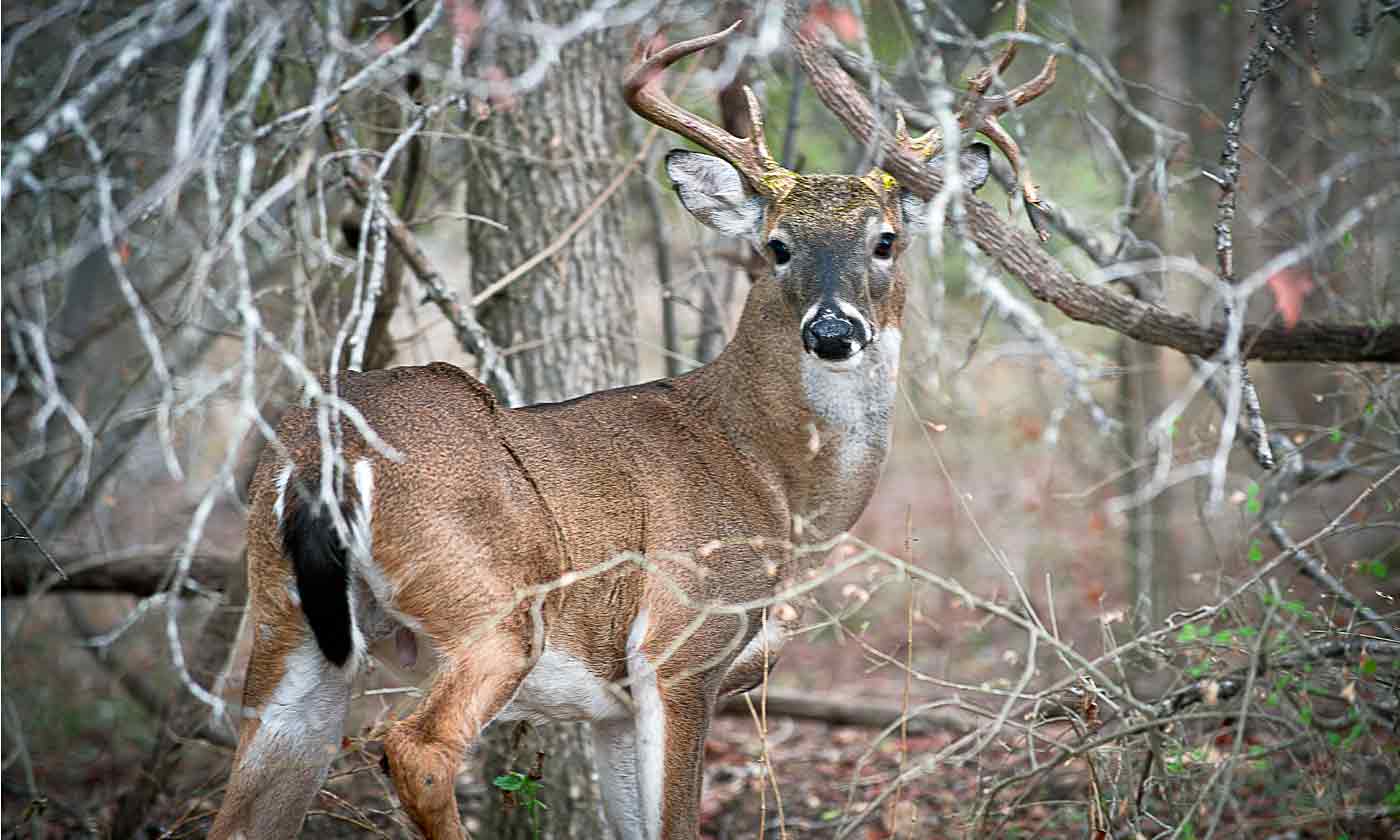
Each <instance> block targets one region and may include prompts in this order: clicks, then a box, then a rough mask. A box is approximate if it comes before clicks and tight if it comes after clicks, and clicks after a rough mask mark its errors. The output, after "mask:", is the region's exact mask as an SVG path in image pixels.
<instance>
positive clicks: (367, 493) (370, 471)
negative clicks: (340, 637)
mask: <svg viewBox="0 0 1400 840" xmlns="http://www.w3.org/2000/svg"><path fill="white" fill-rule="evenodd" d="M353 473H354V476H355V494H356V495H357V496H358V497H359V505H358V506H357V507H356V508H355V515H354V516H352V517H351V518H350V521H349V522H347V523H346V525H347V526H348V527H349V528H350V546H349V549H350V568H351V570H360V569H367V568H371V567H373V566H374V552H373V548H374V527H373V526H374V465H373V464H371V463H370V461H369V459H368V458H361V459H360V460H358V461H356V462H355V466H354V469H353ZM346 597H347V598H348V599H349V600H350V639H351V646H352V647H353V649H354V654H353V656H352V659H353V658H358V657H362V656H364V655H365V652H366V650H368V647H369V646H368V643H367V642H366V641H365V636H364V633H363V631H361V629H360V622H359V620H358V618H357V617H358V616H359V610H358V609H357V605H356V587H355V581H354V575H353V574H352V575H351V576H350V583H349V588H348V591H347V593H346Z"/></svg>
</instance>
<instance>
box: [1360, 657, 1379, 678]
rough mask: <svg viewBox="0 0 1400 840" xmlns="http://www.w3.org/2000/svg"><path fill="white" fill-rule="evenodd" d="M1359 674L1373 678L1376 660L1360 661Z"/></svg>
mask: <svg viewBox="0 0 1400 840" xmlns="http://www.w3.org/2000/svg"><path fill="white" fill-rule="evenodd" d="M1361 673H1363V674H1365V675H1366V676H1368V677H1374V676H1375V675H1376V660H1374V659H1363V660H1361Z"/></svg>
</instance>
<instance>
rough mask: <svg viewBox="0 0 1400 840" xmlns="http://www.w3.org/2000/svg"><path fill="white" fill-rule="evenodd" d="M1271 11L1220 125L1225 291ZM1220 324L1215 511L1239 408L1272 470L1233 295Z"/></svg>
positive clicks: (1271, 49) (1220, 254)
mask: <svg viewBox="0 0 1400 840" xmlns="http://www.w3.org/2000/svg"><path fill="white" fill-rule="evenodd" d="M1275 14H1276V12H1275V11H1272V10H1266V11H1265V16H1266V18H1267V21H1268V23H1267V25H1266V27H1265V31H1264V32H1262V33H1261V34H1260V36H1259V40H1258V42H1257V43H1256V44H1255V45H1254V48H1253V49H1251V50H1250V51H1249V56H1248V57H1247V58H1246V59H1245V63H1244V68H1243V69H1242V70H1241V71H1240V91H1239V94H1238V95H1236V97H1235V101H1234V102H1233V103H1231V105H1230V116H1229V118H1228V119H1227V120H1226V121H1225V137H1224V144H1223V148H1222V149H1221V152H1220V166H1219V174H1218V175H1215V176H1213V177H1212V178H1211V180H1213V181H1215V183H1216V184H1217V185H1218V186H1219V187H1220V199H1219V200H1218V201H1217V202H1216V206H1215V211H1216V221H1215V259H1216V267H1217V270H1218V271H1219V273H1220V280H1221V282H1222V283H1224V284H1225V285H1226V286H1227V287H1234V286H1236V285H1237V284H1238V277H1236V275H1235V247H1234V222H1235V202H1236V198H1237V195H1238V192H1237V189H1236V188H1237V187H1238V185H1239V180H1240V168H1241V166H1240V132H1241V131H1243V130H1244V114H1245V109H1246V108H1248V107H1249V100H1250V97H1251V95H1252V94H1253V93H1254V86H1255V85H1256V84H1257V83H1258V82H1259V80H1260V79H1262V78H1264V76H1265V75H1266V74H1267V73H1268V72H1269V64H1270V62H1271V61H1272V60H1273V57H1274V54H1275V53H1276V52H1277V48H1276V47H1275V46H1274V43H1273V41H1272V39H1271V38H1270V34H1271V33H1270V31H1269V30H1272V29H1276V28H1277V23H1276V21H1275V20H1274V15H1275ZM1223 304H1224V308H1225V320H1226V323H1227V324H1228V326H1229V331H1228V333H1227V340H1226V342H1225V344H1224V345H1222V347H1221V349H1222V351H1223V355H1224V356H1225V361H1226V364H1227V366H1228V370H1229V375H1230V386H1231V387H1230V391H1229V392H1228V394H1227V408H1226V418H1225V422H1224V423H1223V424H1221V427H1220V443H1219V445H1218V446H1217V447H1216V452H1215V458H1214V459H1213V461H1212V469H1211V482H1210V495H1209V499H1208V502H1207V504H1208V505H1209V506H1210V507H1212V508H1214V507H1217V506H1218V505H1219V504H1220V501H1221V499H1222V498H1223V497H1224V487H1225V467H1226V462H1227V460H1228V458H1229V452H1230V448H1231V445H1232V444H1233V442H1234V436H1235V418H1236V416H1238V412H1239V408H1240V402H1241V401H1243V403H1244V411H1245V417H1246V418H1247V423H1246V424H1247V427H1248V429H1249V430H1250V438H1251V443H1252V444H1253V446H1254V449H1255V451H1254V457H1255V460H1257V461H1258V462H1259V463H1260V464H1262V465H1264V466H1265V469H1272V468H1273V466H1274V457H1273V453H1272V452H1271V451H1270V450H1269V435H1268V431H1267V429H1266V428H1265V427H1264V417H1263V413H1262V412H1261V410H1260V407H1259V394H1258V392H1257V391H1256V390H1255V388H1254V382H1253V381H1252V380H1251V379H1250V377H1249V369H1248V368H1247V367H1246V366H1245V362H1244V360H1243V359H1242V358H1240V355H1239V346H1240V345H1239V327H1240V326H1241V325H1242V324H1243V319H1244V313H1243V312H1242V311H1241V310H1240V308H1239V307H1238V306H1237V305H1236V301H1235V299H1234V296H1233V295H1232V294H1229V293H1227V294H1225V295H1224V297H1223Z"/></svg>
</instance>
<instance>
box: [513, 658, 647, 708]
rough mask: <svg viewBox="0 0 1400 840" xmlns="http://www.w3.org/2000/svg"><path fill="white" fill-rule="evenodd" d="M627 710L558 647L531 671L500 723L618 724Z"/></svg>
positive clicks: (604, 687) (605, 681)
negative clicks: (593, 722) (559, 721)
mask: <svg viewBox="0 0 1400 840" xmlns="http://www.w3.org/2000/svg"><path fill="white" fill-rule="evenodd" d="M627 714H628V711H627V707H626V706H624V705H623V704H622V701H621V700H620V699H619V698H618V697H617V695H615V694H613V693H612V691H610V690H609V688H608V682H607V680H604V679H601V678H599V677H598V676H597V675H596V674H594V673H593V672H592V671H590V670H588V666H586V665H584V664H583V662H581V661H580V660H579V659H577V658H575V657H573V656H570V655H569V654H567V653H565V652H564V651H562V650H559V649H558V648H556V647H550V646H549V645H545V649H544V652H543V653H542V654H540V658H539V660H538V661H536V662H535V666H534V667H533V668H531V669H530V673H529V674H527V675H526V677H525V679H524V681H522V682H521V683H520V687H519V688H518V689H517V690H516V692H515V696H514V697H512V698H511V701H510V703H509V704H507V705H506V707H505V708H504V709H502V710H501V712H500V714H499V715H497V716H496V717H497V719H498V720H528V721H530V722H531V723H539V724H542V723H548V722H549V721H553V720H588V721H595V720H614V719H618V718H623V717H626V716H627Z"/></svg>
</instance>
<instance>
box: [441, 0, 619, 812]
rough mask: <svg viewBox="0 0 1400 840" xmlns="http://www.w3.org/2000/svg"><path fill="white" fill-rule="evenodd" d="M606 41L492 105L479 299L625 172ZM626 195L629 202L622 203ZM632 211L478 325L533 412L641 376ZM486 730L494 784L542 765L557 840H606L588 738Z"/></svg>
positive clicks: (540, 271) (576, 245) (480, 169)
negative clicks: (630, 247) (625, 224)
mask: <svg viewBox="0 0 1400 840" xmlns="http://www.w3.org/2000/svg"><path fill="white" fill-rule="evenodd" d="M588 5H589V4H588V3H586V2H584V0H549V1H548V2H542V3H540V4H538V5H537V6H533V7H531V8H532V9H533V10H534V11H533V12H532V13H527V12H525V11H523V8H524V7H520V9H521V10H520V11H519V12H518V14H535V15H538V16H539V18H542V19H545V20H548V21H549V22H553V23H559V22H562V21H566V20H569V19H571V18H573V17H574V16H576V15H577V14H578V13H579V12H580V11H581V10H583V9H584V8H586V7H587V6H588ZM615 37H620V36H611V35H608V34H607V33H593V34H590V35H588V36H586V37H584V38H582V39H579V40H575V41H572V42H570V43H569V44H568V46H567V47H565V48H564V50H563V51H562V52H561V54H560V56H559V59H558V62H557V64H556V65H555V66H554V67H553V68H551V70H550V73H549V75H548V77H547V78H546V79H545V80H544V82H543V83H542V84H541V85H540V86H539V87H537V88H535V89H533V90H531V91H529V92H527V93H525V94H523V95H521V96H519V97H518V98H514V99H513V100H497V101H493V102H490V103H486V105H487V108H488V109H489V115H488V116H486V117H485V118H484V119H482V120H480V121H479V122H478V123H476V124H475V125H474V126H472V133H473V134H474V135H475V137H476V138H477V139H479V140H480V141H481V142H469V143H468V144H467V155H468V160H467V173H468V180H467V210H468V212H469V213H471V214H474V215H475V216H477V217H485V218H488V219H492V220H494V221H496V222H499V223H501V224H504V225H505V226H507V227H508V228H509V232H502V231H501V230H500V229H499V228H497V227H494V226H491V225H486V224H480V223H474V222H470V221H469V222H468V228H467V249H468V259H469V260H470V268H471V276H472V285H473V287H474V289H476V290H480V289H483V288H485V287H486V286H488V285H490V284H491V283H492V282H493V281H495V280H497V279H499V278H500V277H502V276H503V275H505V274H506V273H507V272H509V271H510V270H511V269H512V268H514V267H515V266H517V265H519V264H520V263H522V262H524V261H525V260H526V259H528V258H529V257H530V256H532V255H533V254H536V253H538V252H539V251H541V250H542V249H544V248H545V247H546V246H548V245H549V244H550V243H552V242H553V241H554V239H555V237H557V236H558V235H559V233H560V232H561V231H563V230H564V229H565V228H566V227H567V226H568V225H569V223H570V222H572V221H573V220H574V219H576V218H577V216H578V214H579V213H580V212H582V211H583V210H584V208H585V207H587V206H588V205H589V204H590V202H591V201H593V200H594V199H595V198H596V197H597V196H598V195H599V194H600V193H601V192H602V190H603V188H604V187H605V186H606V184H607V182H608V181H609V179H610V178H611V177H612V176H613V175H614V174H615V172H616V170H617V168H618V167H619V166H621V165H623V161H622V160H621V158H620V157H619V156H618V154H617V149H618V145H619V138H620V137H621V129H622V126H623V120H624V117H625V111H624V110H623V107H622V104H623V103H622V97H621V94H620V93H619V92H618V90H617V83H618V79H620V78H621V73H622V57H623V56H625V55H627V54H628V49H627V45H623V44H620V43H614V42H613V40H614V38H615ZM495 48H496V49H495V56H494V59H493V60H494V62H495V63H496V64H497V65H499V66H500V67H501V68H502V69H503V70H504V71H505V73H506V74H507V75H514V74H515V73H517V72H519V71H520V70H521V69H522V68H523V67H524V66H525V65H526V64H527V62H528V61H529V60H530V59H531V58H532V56H531V55H530V47H529V45H528V44H525V43H521V42H518V41H513V40H505V39H503V40H500V41H498V42H497V43H496V44H495ZM624 194H625V193H624ZM622 220H623V213H622V205H621V203H620V202H618V201H616V200H612V201H609V202H606V203H604V204H603V205H602V206H601V208H599V209H598V211H597V212H596V213H595V214H594V216H593V217H592V218H591V219H590V220H589V221H588V223H587V224H585V225H584V226H583V227H582V228H581V229H580V230H579V231H578V232H577V233H576V234H575V235H574V237H573V239H572V240H571V241H570V242H569V243H568V244H567V245H566V246H565V247H564V248H562V249H560V250H559V251H558V253H557V254H555V255H554V256H553V257H551V258H550V259H548V260H545V261H543V262H542V263H541V264H540V265H538V266H536V267H535V268H534V269H532V270H531V271H529V272H528V273H526V274H524V275H522V276H521V277H519V278H518V279H517V280H516V281H515V282H513V283H512V284H511V285H509V286H508V287H506V288H505V289H504V290H503V291H502V292H501V293H499V294H498V295H496V296H495V297H493V298H491V299H490V300H489V301H487V302H486V303H485V304H484V305H483V307H482V308H481V310H480V312H479V314H480V317H481V321H482V322H483V324H484V325H485V326H486V328H487V329H488V331H489V332H491V333H492V335H493V337H494V338H495V340H496V342H497V343H498V344H499V345H500V346H501V347H502V348H504V349H505V350H506V351H507V352H508V354H509V355H508V357H507V362H506V363H507V365H508V366H509V369H510V372H511V374H512V375H513V376H514V377H515V379H516V381H517V382H518V383H519V385H520V390H521V395H522V397H523V398H524V399H525V401H526V402H539V401H547V400H562V399H567V398H570V397H573V396H577V395H579V394H583V393H587V392H591V391H595V390H598V389H601V388H608V387H615V386H619V385H623V384H626V383H628V382H629V381H632V380H633V379H634V378H635V376H636V352H635V343H634V342H633V341H632V338H633V327H632V326H631V324H632V323H633V319H634V318H635V307H634V305H633V299H632V292H631V288H630V285H629V276H628V274H627V271H626V264H625V260H624V257H625V256H627V254H626V251H625V243H624V241H623V238H622ZM515 734H517V733H516V730H515V729H514V728H507V727H505V726H501V727H493V728H491V729H488V730H487V732H486V734H485V736H484V737H483V738H482V742H481V744H482V746H481V758H482V765H483V768H484V772H485V777H486V781H487V783H488V784H489V783H490V781H491V780H492V779H494V778H495V777H496V776H497V775H499V774H501V773H503V772H506V771H509V770H515V771H519V772H522V773H527V772H530V771H531V770H532V769H533V768H534V766H535V762H536V754H537V753H543V762H542V775H543V793H542V796H541V799H542V801H544V802H545V803H546V804H547V806H548V810H547V811H545V812H544V827H545V834H546V836H549V837H553V838H599V837H606V836H608V830H607V828H606V827H605V824H604V823H603V821H602V813H601V809H600V799H599V795H598V790H597V777H596V775H595V774H594V772H593V762H592V746H591V739H590V737H589V732H588V727H587V726H586V725H583V724H553V725H551V726H548V727H543V728H541V729H539V730H535V731H533V732H531V733H528V734H527V735H526V736H525V737H523V738H515V737H513V736H514V735H515ZM493 802H494V803H495V804H493V806H492V807H489V808H487V810H486V813H484V814H482V815H481V817H482V828H481V832H480V834H481V836H483V837H491V838H526V837H530V836H531V833H530V827H529V823H528V815H527V814H526V813H525V811H524V809H523V808H507V807H504V806H503V804H502V800H501V799H498V798H495V797H493Z"/></svg>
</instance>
